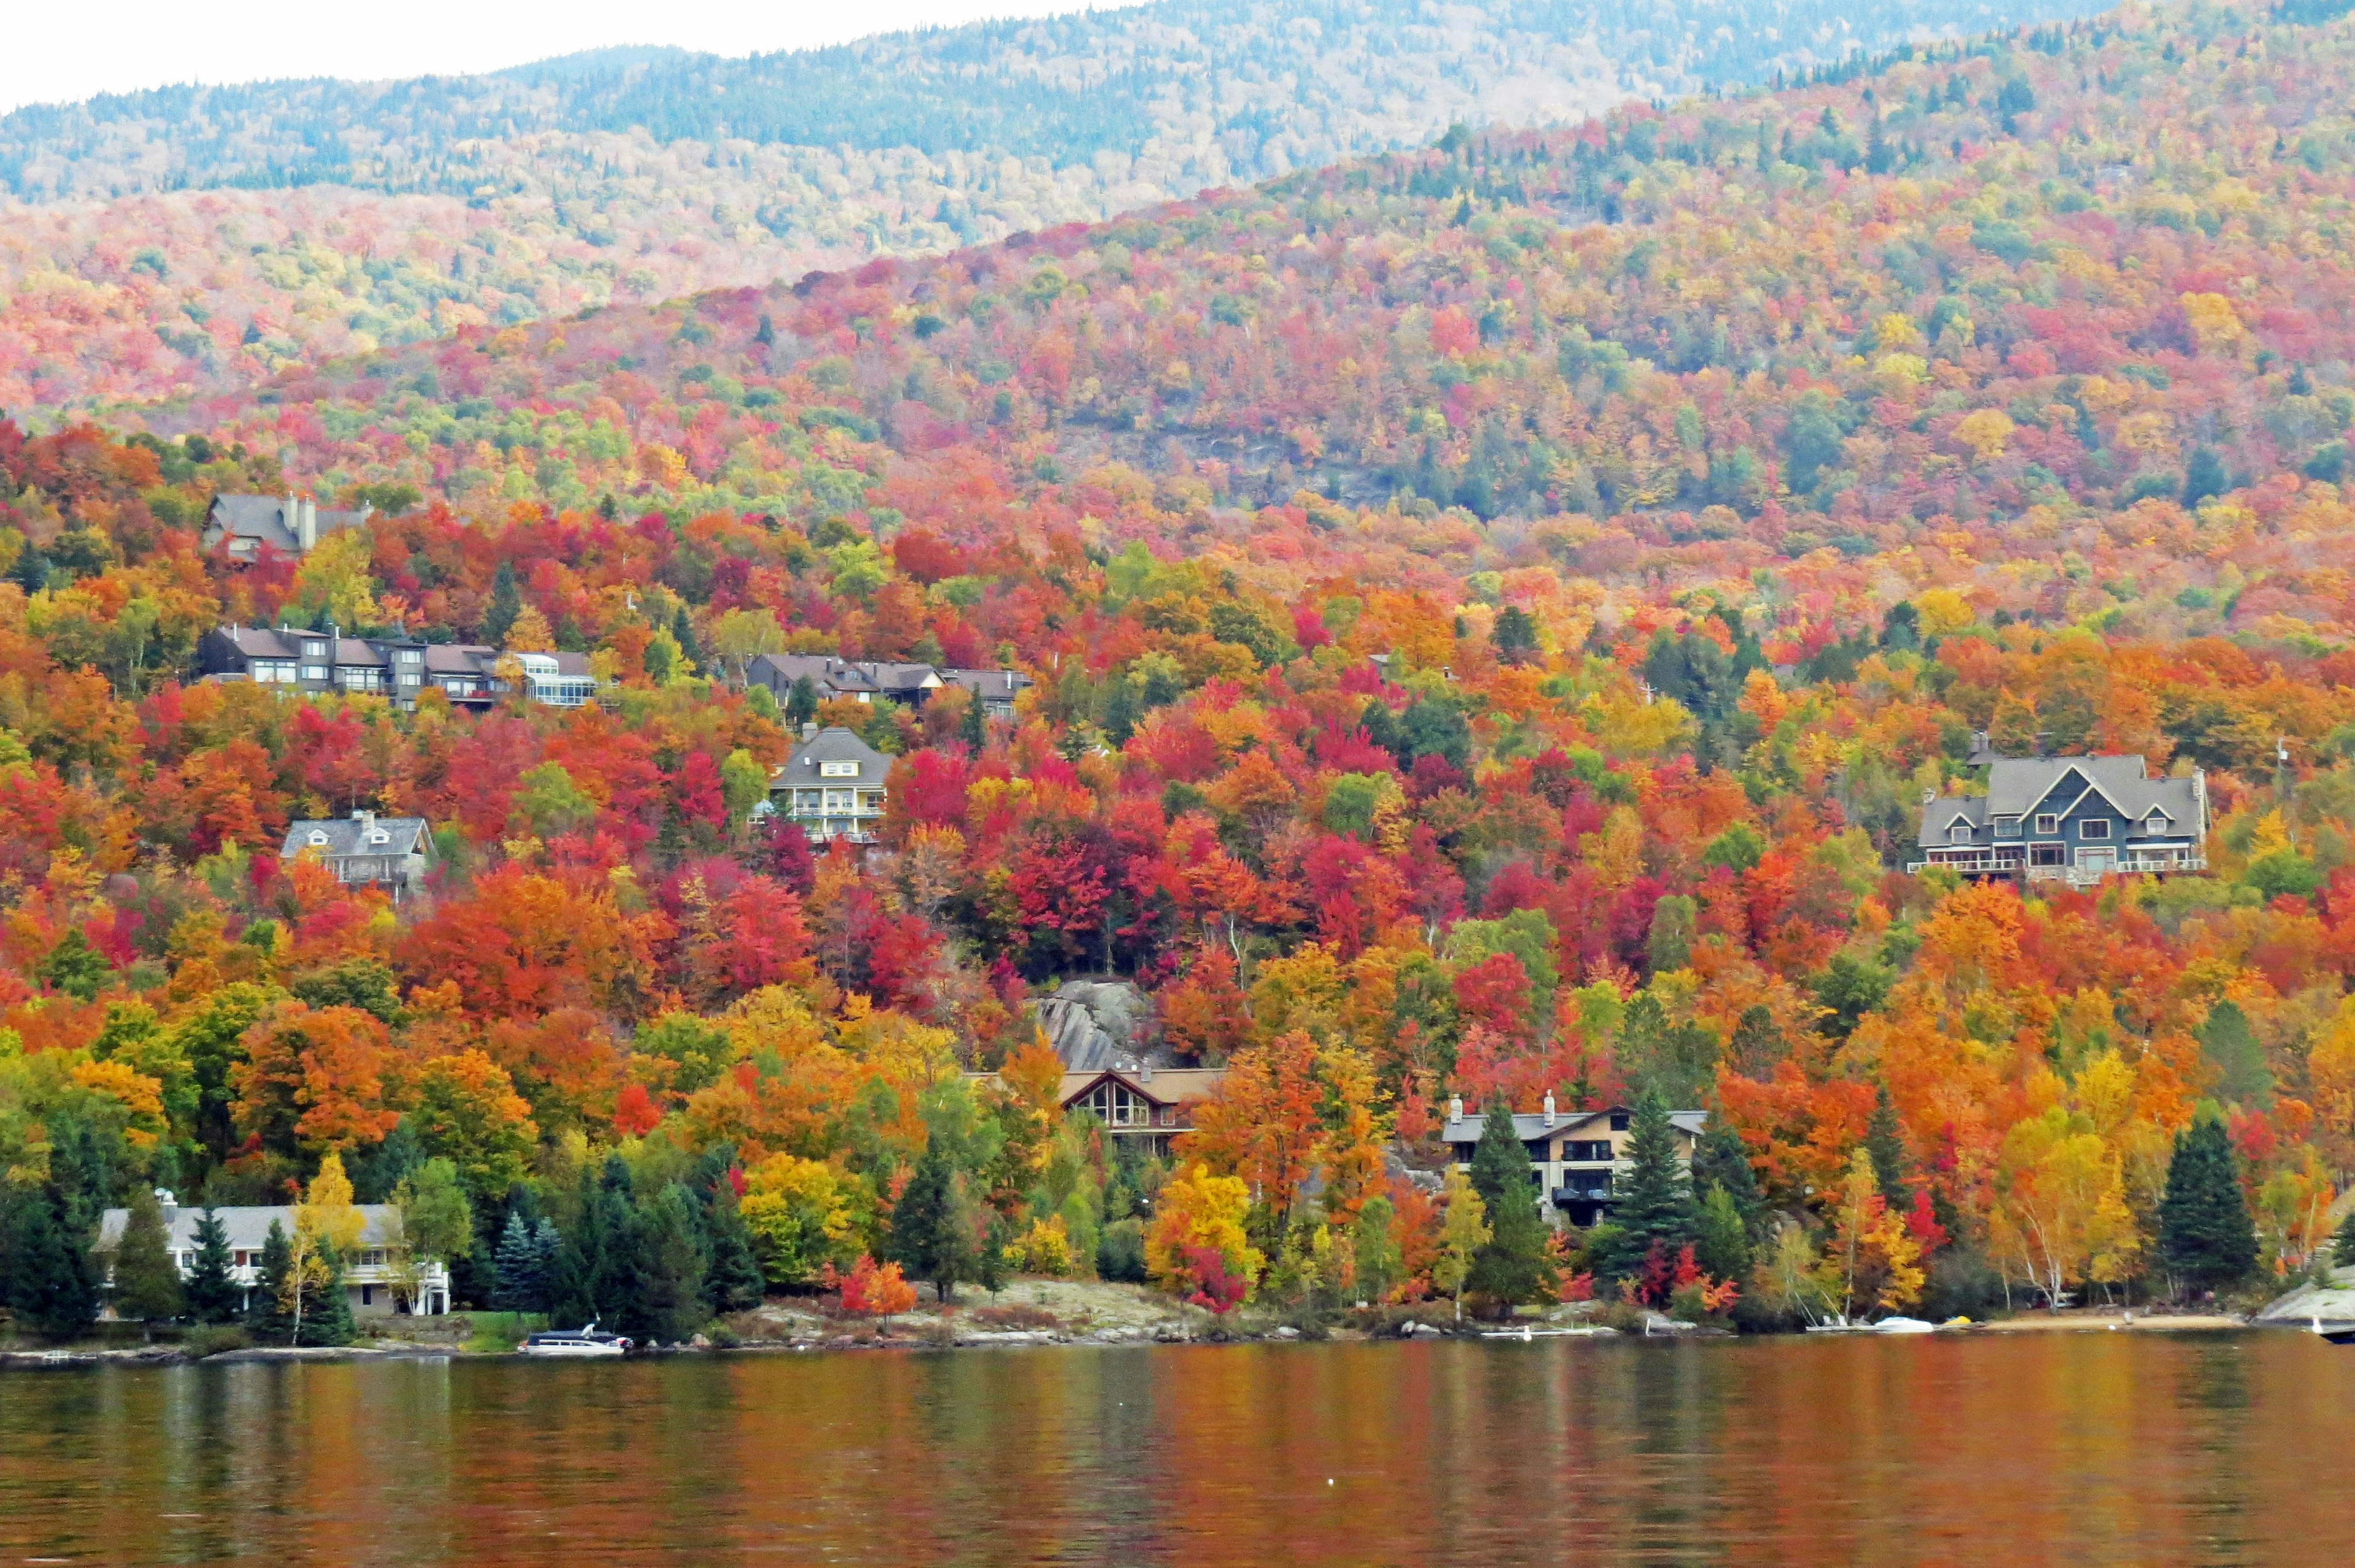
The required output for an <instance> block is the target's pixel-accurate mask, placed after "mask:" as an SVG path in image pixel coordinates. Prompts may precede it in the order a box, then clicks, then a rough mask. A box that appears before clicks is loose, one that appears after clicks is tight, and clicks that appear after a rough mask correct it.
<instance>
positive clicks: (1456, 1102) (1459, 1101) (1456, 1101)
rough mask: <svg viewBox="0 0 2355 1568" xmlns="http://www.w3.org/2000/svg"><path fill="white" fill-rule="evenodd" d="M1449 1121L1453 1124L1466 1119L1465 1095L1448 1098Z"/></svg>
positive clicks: (1452, 1095) (1454, 1095)
mask: <svg viewBox="0 0 2355 1568" xmlns="http://www.w3.org/2000/svg"><path fill="white" fill-rule="evenodd" d="M1447 1119H1448V1120H1449V1121H1451V1122H1460V1121H1462V1120H1463V1119H1464V1096H1463V1095H1461V1094H1450V1095H1449V1096H1448V1097H1447Z"/></svg>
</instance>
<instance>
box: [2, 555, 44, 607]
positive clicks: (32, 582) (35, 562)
mask: <svg viewBox="0 0 2355 1568" xmlns="http://www.w3.org/2000/svg"><path fill="white" fill-rule="evenodd" d="M8 581H11V582H13V583H15V584H16V586H17V587H19V588H21V589H23V590H24V591H25V597H26V598H27V599H30V598H31V597H32V596H33V595H34V594H36V593H38V592H40V591H41V590H42V589H44V588H47V587H48V585H49V562H48V558H47V557H45V556H44V555H42V554H41V552H40V551H39V550H37V549H34V548H33V547H32V545H31V544H30V543H27V545H26V546H25V548H24V549H20V550H18V551H17V552H16V565H14V566H12V567H10V568H9V569H8Z"/></svg>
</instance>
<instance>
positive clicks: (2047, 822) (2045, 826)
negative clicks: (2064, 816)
mask: <svg viewBox="0 0 2355 1568" xmlns="http://www.w3.org/2000/svg"><path fill="white" fill-rule="evenodd" d="M2036 831H2038V832H2039V833H2058V832H2060V831H2061V818H2060V817H2059V816H2056V815H2055V814H2053V813H2051V812H2049V811H2048V812H2046V813H2045V814H2044V815H2043V816H2040V817H2038V818H2037V819H2036Z"/></svg>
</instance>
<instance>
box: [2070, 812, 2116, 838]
mask: <svg viewBox="0 0 2355 1568" xmlns="http://www.w3.org/2000/svg"><path fill="white" fill-rule="evenodd" d="M2109 836H2110V821H2109V818H2108V817H2105V816H2097V817H2095V818H2094V819H2093V820H2092V821H2090V822H2081V823H2079V824H2077V837H2080V838H2107V837H2109Z"/></svg>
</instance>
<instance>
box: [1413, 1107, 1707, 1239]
mask: <svg viewBox="0 0 2355 1568" xmlns="http://www.w3.org/2000/svg"><path fill="white" fill-rule="evenodd" d="M1635 1120H1636V1115H1635V1113H1634V1112H1633V1111H1630V1110H1629V1109H1628V1108H1627V1107H1626V1106H1625V1105H1606V1106H1604V1107H1603V1108H1601V1109H1599V1110H1593V1111H1571V1112H1557V1111H1556V1110H1555V1108H1554V1102H1553V1096H1552V1095H1551V1094H1548V1095H1547V1096H1546V1097H1545V1108H1544V1109H1543V1110H1541V1111H1540V1112H1539V1113H1538V1114H1537V1115H1533V1116H1527V1115H1515V1116H1514V1117H1513V1130H1514V1131H1515V1132H1516V1133H1518V1134H1519V1135H1520V1139H1521V1143H1522V1144H1523V1146H1524V1147H1527V1148H1528V1149H1529V1165H1530V1167H1531V1169H1530V1173H1529V1174H1530V1179H1531V1180H1532V1181H1534V1182H1535V1183H1536V1185H1537V1189H1538V1195H1539V1202H1540V1207H1542V1208H1544V1209H1546V1210H1548V1211H1550V1213H1551V1214H1552V1215H1553V1216H1554V1217H1555V1218H1554V1222H1555V1223H1556V1224H1560V1223H1561V1222H1563V1221H1568V1222H1569V1223H1571V1224H1573V1225H1578V1226H1582V1227H1583V1226H1587V1225H1592V1224H1593V1223H1594V1222H1595V1221H1597V1220H1600V1219H1603V1218H1604V1217H1605V1216H1606V1215H1608V1214H1609V1213H1610V1211H1611V1202H1612V1196H1611V1188H1612V1179H1613V1176H1614V1172H1617V1171H1621V1170H1625V1168H1627V1142H1628V1139H1629V1137H1630V1136H1632V1129H1633V1127H1634V1125H1635ZM1708 1122H1709V1113H1708V1112H1706V1111H1671V1112H1669V1113H1668V1125H1669V1126H1671V1127H1672V1128H1674V1129H1675V1132H1676V1139H1677V1157H1678V1158H1679V1159H1681V1160H1683V1161H1684V1162H1685V1164H1686V1165H1687V1166H1688V1167H1689V1166H1690V1165H1691V1164H1692V1157H1693V1146H1694V1145H1695V1144H1696V1143H1698V1142H1699V1141H1700V1134H1701V1129H1702V1128H1703V1127H1704V1126H1706V1125H1708ZM1484 1125H1486V1124H1485V1123H1484V1122H1483V1120H1482V1118H1481V1117H1479V1116H1477V1115H1465V1110H1464V1102H1463V1101H1462V1100H1461V1099H1456V1100H1451V1101H1449V1102H1448V1106H1447V1125H1445V1126H1444V1127H1443V1128H1441V1129H1440V1135H1439V1136H1440V1137H1441V1138H1442V1139H1443V1140H1444V1142H1445V1143H1446V1144H1447V1146H1448V1149H1449V1151H1450V1152H1451V1153H1452V1154H1454V1156H1455V1163H1456V1166H1457V1168H1459V1169H1464V1170H1469V1169H1470V1168H1472V1151H1473V1149H1474V1147H1476V1146H1477V1145H1478V1144H1479V1142H1480V1132H1481V1128H1482V1127H1483V1126H1484Z"/></svg>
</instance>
